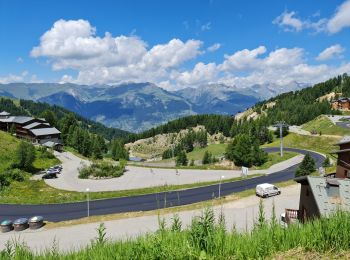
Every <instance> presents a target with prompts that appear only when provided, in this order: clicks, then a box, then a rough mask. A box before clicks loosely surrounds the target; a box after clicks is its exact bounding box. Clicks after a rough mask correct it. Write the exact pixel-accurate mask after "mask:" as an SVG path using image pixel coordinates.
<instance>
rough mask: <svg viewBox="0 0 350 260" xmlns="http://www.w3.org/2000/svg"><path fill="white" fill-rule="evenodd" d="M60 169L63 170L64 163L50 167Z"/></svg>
mask: <svg viewBox="0 0 350 260" xmlns="http://www.w3.org/2000/svg"><path fill="white" fill-rule="evenodd" d="M51 168H52V169H58V170H62V169H63V167H62V165H55V166H52V167H50V169H51Z"/></svg>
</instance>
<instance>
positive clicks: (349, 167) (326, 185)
mask: <svg viewBox="0 0 350 260" xmlns="http://www.w3.org/2000/svg"><path fill="white" fill-rule="evenodd" d="M335 145H339V150H336V151H333V152H332V153H333V154H337V155H338V156H337V168H336V172H335V173H332V174H328V175H326V176H322V177H321V176H319V177H318V176H317V177H316V176H303V177H298V178H295V181H296V182H298V183H300V184H301V189H300V200H299V209H286V212H285V221H286V222H287V223H290V222H292V221H294V220H299V221H301V222H304V221H305V220H307V219H310V218H315V217H320V216H328V215H329V214H331V213H333V212H335V211H336V210H338V209H341V210H346V211H350V136H345V137H344V138H343V139H342V140H340V141H339V142H338V143H336V144H335Z"/></svg>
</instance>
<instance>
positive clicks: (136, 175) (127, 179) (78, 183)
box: [45, 152, 303, 192]
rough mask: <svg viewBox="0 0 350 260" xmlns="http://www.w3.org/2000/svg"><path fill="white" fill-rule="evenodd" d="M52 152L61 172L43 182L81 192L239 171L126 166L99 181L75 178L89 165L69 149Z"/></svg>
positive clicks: (201, 178) (192, 180)
mask: <svg viewBox="0 0 350 260" xmlns="http://www.w3.org/2000/svg"><path fill="white" fill-rule="evenodd" d="M55 155H56V156H57V158H58V159H59V160H60V161H61V162H62V166H63V169H62V173H61V174H60V175H59V177H58V178H57V179H46V180H45V182H46V183H47V184H48V185H50V186H52V187H54V188H56V189H62V190H69V191H80V192H83V191H85V190H86V189H87V188H89V190H90V191H92V192H98V191H117V190H128V189H141V188H148V187H155V186H163V185H181V184H189V183H199V182H210V181H219V180H220V179H222V176H224V177H223V178H224V179H231V178H237V177H240V176H241V171H239V170H238V171H237V170H197V169H178V170H175V169H161V168H146V167H135V166H127V168H126V172H125V173H124V174H123V176H121V177H119V178H113V179H101V180H93V179H79V178H78V169H79V168H80V167H82V165H83V164H89V161H87V160H84V159H81V158H79V157H77V156H75V155H74V154H72V153H69V152H64V153H57V154H55ZM302 159H303V155H298V156H295V157H293V158H291V159H289V160H286V161H283V162H281V163H278V164H275V165H273V166H272V167H270V168H269V169H267V170H252V171H249V174H270V173H273V172H276V171H280V170H284V169H286V168H288V167H290V166H292V165H295V164H297V163H300V162H301V161H302Z"/></svg>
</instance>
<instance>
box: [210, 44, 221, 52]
mask: <svg viewBox="0 0 350 260" xmlns="http://www.w3.org/2000/svg"><path fill="white" fill-rule="evenodd" d="M220 47H221V44H220V43H214V44H213V45H211V46H209V47H208V48H207V51H209V52H214V51H216V50H218V49H220Z"/></svg>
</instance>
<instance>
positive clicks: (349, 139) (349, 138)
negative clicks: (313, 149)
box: [334, 135, 350, 145]
mask: <svg viewBox="0 0 350 260" xmlns="http://www.w3.org/2000/svg"><path fill="white" fill-rule="evenodd" d="M347 143H350V136H348V135H345V136H344V137H343V138H342V139H341V140H340V141H339V142H338V143H335V144H334V145H341V144H347Z"/></svg>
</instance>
